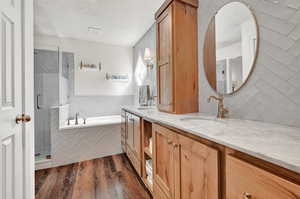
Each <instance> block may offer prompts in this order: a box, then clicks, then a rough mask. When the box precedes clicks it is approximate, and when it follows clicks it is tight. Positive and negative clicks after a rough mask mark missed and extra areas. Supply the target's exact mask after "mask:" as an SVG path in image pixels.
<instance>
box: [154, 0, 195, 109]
mask: <svg viewBox="0 0 300 199" xmlns="http://www.w3.org/2000/svg"><path fill="white" fill-rule="evenodd" d="M197 7H198V1H195V0H167V1H166V2H165V3H164V4H163V6H162V7H161V8H160V9H159V10H158V12H157V13H156V25H157V87H158V109H159V110H160V111H164V112H169V113H175V114H183V113H191V112H198V61H197V48H198V44H197Z"/></svg>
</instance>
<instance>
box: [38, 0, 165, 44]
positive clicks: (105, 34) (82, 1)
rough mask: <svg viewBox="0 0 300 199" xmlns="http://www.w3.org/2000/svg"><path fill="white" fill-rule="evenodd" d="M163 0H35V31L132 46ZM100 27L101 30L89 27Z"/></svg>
mask: <svg viewBox="0 0 300 199" xmlns="http://www.w3.org/2000/svg"><path fill="white" fill-rule="evenodd" d="M163 1H164V0H51V1H49V0H35V1H34V3H35V34H41V35H51V36H59V37H64V38H75V39H82V40H88V41H98V42H104V43H108V44H114V45H124V46H132V45H134V44H135V42H137V41H138V39H139V38H140V37H141V36H142V35H143V34H144V33H145V32H146V31H147V30H148V29H149V28H150V26H151V25H152V24H153V23H154V13H155V12H156V10H157V9H158V8H159V7H160V5H161V4H162V3H163ZM90 26H96V27H100V28H101V29H102V31H101V33H100V34H93V33H90V32H88V27H90Z"/></svg>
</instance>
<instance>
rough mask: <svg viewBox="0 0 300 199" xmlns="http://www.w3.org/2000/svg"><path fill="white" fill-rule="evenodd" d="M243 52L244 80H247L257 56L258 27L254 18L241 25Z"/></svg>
mask: <svg viewBox="0 0 300 199" xmlns="http://www.w3.org/2000/svg"><path fill="white" fill-rule="evenodd" d="M241 32H242V54H243V80H246V79H247V77H248V74H249V73H250V71H251V68H252V65H253V60H254V56H255V48H256V46H255V43H256V27H255V24H254V22H253V21H252V20H248V21H246V22H244V23H243V24H242V25H241Z"/></svg>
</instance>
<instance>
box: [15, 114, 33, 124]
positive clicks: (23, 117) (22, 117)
mask: <svg viewBox="0 0 300 199" xmlns="http://www.w3.org/2000/svg"><path fill="white" fill-rule="evenodd" d="M30 121H31V117H30V116H29V115H25V114H22V115H18V116H17V117H16V123H17V124H20V123H27V122H30Z"/></svg>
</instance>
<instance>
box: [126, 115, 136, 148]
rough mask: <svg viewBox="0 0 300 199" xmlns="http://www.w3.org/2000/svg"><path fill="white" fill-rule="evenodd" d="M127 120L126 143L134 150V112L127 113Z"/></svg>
mask: <svg viewBox="0 0 300 199" xmlns="http://www.w3.org/2000/svg"><path fill="white" fill-rule="evenodd" d="M126 120H127V137H126V144H127V147H128V148H129V149H130V150H131V151H132V150H133V148H134V119H133V116H132V114H130V113H127V114H126Z"/></svg>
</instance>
